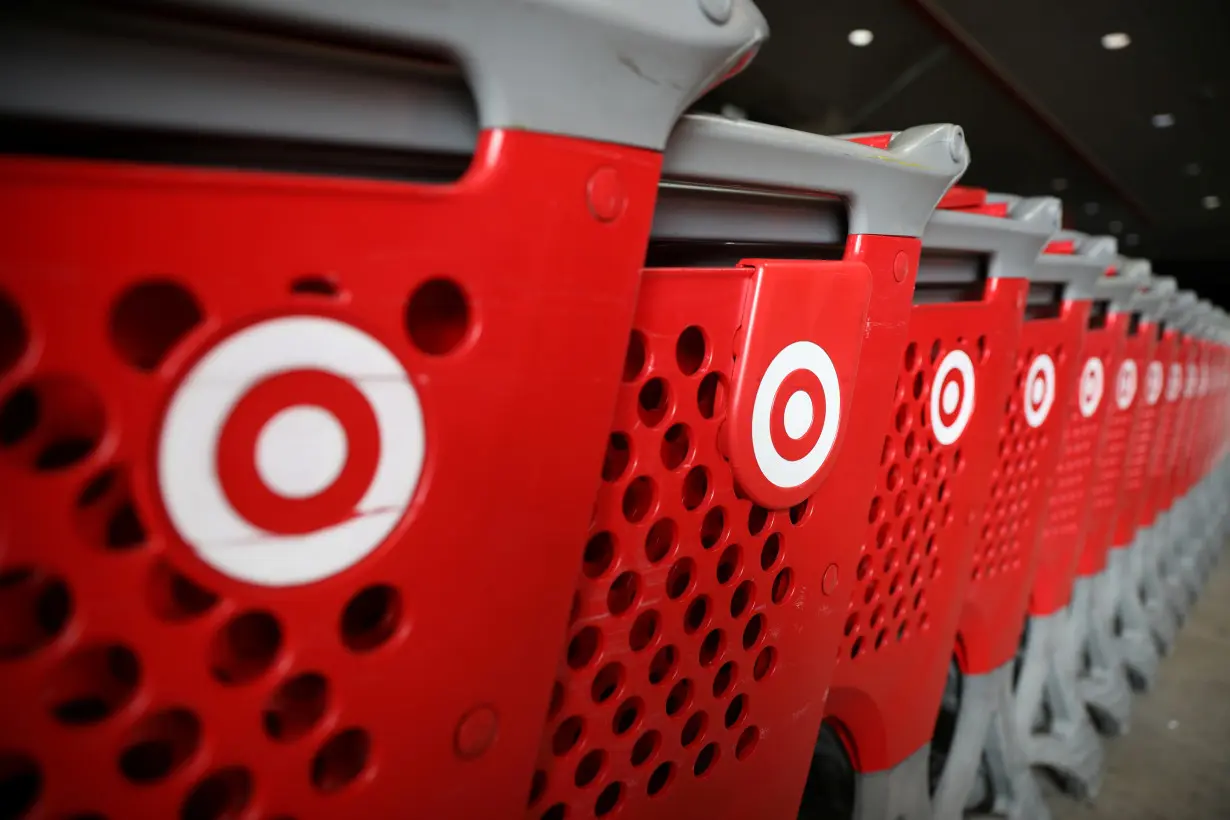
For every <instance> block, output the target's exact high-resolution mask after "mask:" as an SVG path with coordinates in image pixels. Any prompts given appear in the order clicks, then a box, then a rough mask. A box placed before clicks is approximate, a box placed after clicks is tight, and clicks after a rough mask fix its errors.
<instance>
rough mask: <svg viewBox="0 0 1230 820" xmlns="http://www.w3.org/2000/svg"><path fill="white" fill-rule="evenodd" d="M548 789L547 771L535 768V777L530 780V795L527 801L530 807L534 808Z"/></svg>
mask: <svg viewBox="0 0 1230 820" xmlns="http://www.w3.org/2000/svg"><path fill="white" fill-rule="evenodd" d="M546 790H547V773H546V772H544V771H543V770H542V769H535V770H534V777H533V779H532V780H530V796H529V798H528V799H527V800H526V801H525V803H526V806H527V807H528V808H531V809H532V808H534V806H535V804H537V803H538V801H539V800H541V799H542V795H543V793H544V792H546Z"/></svg>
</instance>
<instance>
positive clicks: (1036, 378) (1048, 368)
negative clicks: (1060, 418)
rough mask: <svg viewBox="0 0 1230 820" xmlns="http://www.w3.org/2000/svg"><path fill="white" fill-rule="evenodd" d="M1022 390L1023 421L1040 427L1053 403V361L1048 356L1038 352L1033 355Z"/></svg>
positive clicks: (1031, 425)
mask: <svg viewBox="0 0 1230 820" xmlns="http://www.w3.org/2000/svg"><path fill="white" fill-rule="evenodd" d="M1022 390H1023V391H1024V393H1025V395H1024V399H1025V405H1024V406H1025V421H1026V422H1028V423H1029V426H1030V427H1040V426H1041V425H1042V422H1044V421H1046V417H1047V416H1048V415H1050V412H1051V405H1052V404H1054V403H1055V362H1054V360H1053V359H1051V357H1050V356H1048V355H1047V354H1045V353H1040V354H1039V355H1037V356H1035V357H1034V360H1033V361H1032V362H1031V363H1030V365H1029V373H1028V374H1027V375H1026V376H1025V385H1024V387H1023V388H1022Z"/></svg>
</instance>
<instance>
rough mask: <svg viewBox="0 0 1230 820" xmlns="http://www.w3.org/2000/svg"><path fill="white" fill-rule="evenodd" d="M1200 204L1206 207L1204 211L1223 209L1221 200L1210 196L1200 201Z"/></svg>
mask: <svg viewBox="0 0 1230 820" xmlns="http://www.w3.org/2000/svg"><path fill="white" fill-rule="evenodd" d="M1200 204H1201V205H1203V206H1204V209H1205V210H1206V211H1216V210H1217V209H1218V208H1220V207H1221V199H1219V198H1218V197H1216V196H1214V195H1212V194H1210V195H1208V196H1206V197H1205V198H1204V199H1202V200H1200Z"/></svg>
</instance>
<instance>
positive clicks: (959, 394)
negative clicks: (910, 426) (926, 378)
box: [931, 350, 974, 444]
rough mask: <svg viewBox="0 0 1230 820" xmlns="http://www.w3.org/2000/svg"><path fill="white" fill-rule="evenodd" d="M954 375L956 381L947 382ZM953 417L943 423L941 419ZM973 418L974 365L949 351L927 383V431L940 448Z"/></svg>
mask: <svg viewBox="0 0 1230 820" xmlns="http://www.w3.org/2000/svg"><path fill="white" fill-rule="evenodd" d="M953 375H958V376H960V378H959V379H958V378H951V379H950V378H949V376H953ZM941 411H943V412H942V414H941ZM953 413H956V417H955V418H953V419H952V421H950V422H945V421H944V418H943V416H951V415H952V414H953ZM973 414H974V363H973V362H972V361H970V358H969V355H968V354H966V352H965V351H964V350H952V351H949V352H948V354H947V355H946V356H944V358H943V359H942V360H941V361H940V366H939V367H938V368H936V370H935V378H934V379H933V380H932V382H931V429H932V430H933V431H934V432H935V439H936V441H938V442H939V443H940V444H952V443H953V442H955V441H956V440H957V439H959V438H961V434H962V433H964V432H965V427H966V425H968V424H969V420H970V416H972V415H973Z"/></svg>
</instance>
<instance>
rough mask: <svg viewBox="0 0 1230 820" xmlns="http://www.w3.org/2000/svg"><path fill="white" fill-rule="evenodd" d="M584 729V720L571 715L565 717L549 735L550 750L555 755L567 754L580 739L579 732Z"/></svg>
mask: <svg viewBox="0 0 1230 820" xmlns="http://www.w3.org/2000/svg"><path fill="white" fill-rule="evenodd" d="M584 731H585V721H583V720H582V719H581V718H580V717H579V716H577V715H573V716H572V717H569V718H566V719H565V720H564V722H563V723H561V724H560V725H559V727H558V728H557V729H556V730H555V734H554V735H552V737H551V751H552V752H554V753H555V756H556V757H563V756H564V755H566V754H568V753H569V752H570V751H572V749H573V748H574V747H575V746H576V745H577V744H578V743H579V742H580V741H581V734H582V733H583V732H584Z"/></svg>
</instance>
